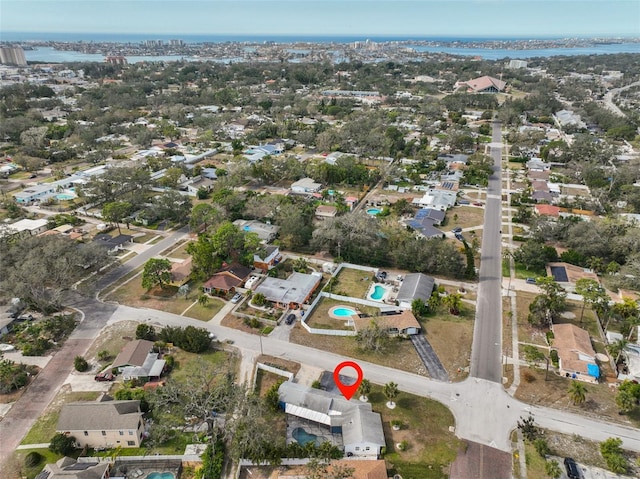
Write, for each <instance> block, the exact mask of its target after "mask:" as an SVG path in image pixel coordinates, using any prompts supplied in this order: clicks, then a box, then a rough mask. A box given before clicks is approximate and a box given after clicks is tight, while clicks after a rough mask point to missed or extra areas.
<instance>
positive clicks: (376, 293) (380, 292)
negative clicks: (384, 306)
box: [371, 284, 386, 300]
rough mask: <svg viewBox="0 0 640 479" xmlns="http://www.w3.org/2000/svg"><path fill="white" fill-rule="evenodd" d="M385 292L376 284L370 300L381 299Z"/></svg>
mask: <svg viewBox="0 0 640 479" xmlns="http://www.w3.org/2000/svg"><path fill="white" fill-rule="evenodd" d="M385 291H386V290H385V289H384V288H383V287H382V286H380V285H379V284H376V285H375V286H374V288H373V293H371V299H375V300H380V299H382V297H383V296H384V293H385Z"/></svg>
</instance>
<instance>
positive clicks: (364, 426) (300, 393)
mask: <svg viewBox="0 0 640 479" xmlns="http://www.w3.org/2000/svg"><path fill="white" fill-rule="evenodd" d="M278 395H279V405H280V407H281V408H282V409H284V411H285V413H286V414H288V415H290V416H295V417H296V418H300V419H303V420H305V421H308V422H311V423H314V425H315V426H316V427H319V428H320V429H324V430H326V434H327V435H328V436H331V435H336V434H337V435H341V436H342V445H343V450H344V454H345V456H347V457H358V458H378V457H379V456H380V454H381V452H382V448H383V447H385V445H386V443H385V439H384V431H383V429H382V419H381V417H380V414H378V413H376V412H373V411H372V409H371V404H369V403H364V402H361V401H358V400H354V399H352V400H349V401H347V400H346V399H344V398H343V397H342V396H340V395H337V394H334V393H330V392H327V391H322V390H320V389H312V388H310V387H308V386H304V385H302V384H297V383H293V382H291V381H286V382H284V383H282V384H281V385H280V388H279V389H278ZM295 438H296V434H295V430H294V431H293V438H292V440H297V439H295Z"/></svg>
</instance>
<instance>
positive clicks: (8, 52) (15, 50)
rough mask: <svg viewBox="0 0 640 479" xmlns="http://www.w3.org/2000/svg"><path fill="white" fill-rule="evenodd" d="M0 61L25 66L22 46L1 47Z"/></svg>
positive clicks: (5, 63)
mask: <svg viewBox="0 0 640 479" xmlns="http://www.w3.org/2000/svg"><path fill="white" fill-rule="evenodd" d="M0 63H2V64H3V65H18V66H21V67H26V66H27V59H26V58H25V56H24V50H23V49H22V47H2V48H0Z"/></svg>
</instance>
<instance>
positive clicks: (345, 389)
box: [333, 361, 363, 401]
mask: <svg viewBox="0 0 640 479" xmlns="http://www.w3.org/2000/svg"><path fill="white" fill-rule="evenodd" d="M344 368H353V369H355V370H356V372H357V373H358V379H356V382H355V383H353V384H343V383H341V382H340V371H342V370H343V369H344ZM362 377H363V374H362V368H360V366H358V365H357V364H356V363H354V362H353V361H345V362H343V363H340V364H338V365H337V366H336V368H335V369H334V370H333V380H334V381H335V383H336V386H338V389H340V392H341V393H342V395H343V396H344V397H345V399H346V400H347V401H348V400H349V399H351V398H352V397H353V395H354V394H355V393H356V391H357V390H358V388H359V387H360V383H361V382H362Z"/></svg>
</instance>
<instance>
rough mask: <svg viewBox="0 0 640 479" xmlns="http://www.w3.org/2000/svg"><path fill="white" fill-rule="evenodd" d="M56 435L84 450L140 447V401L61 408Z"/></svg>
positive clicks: (142, 426) (69, 404)
mask: <svg viewBox="0 0 640 479" xmlns="http://www.w3.org/2000/svg"><path fill="white" fill-rule="evenodd" d="M56 432H60V433H63V434H65V435H67V436H73V437H74V438H75V440H76V442H77V443H78V445H79V446H80V447H81V448H82V447H85V446H86V447H90V448H93V449H95V448H108V449H111V448H115V447H118V446H120V447H122V448H129V447H140V443H141V442H142V435H143V433H144V422H143V421H142V411H140V401H133V400H124V401H80V402H72V403H68V404H65V405H64V406H62V410H61V411H60V417H59V418H58V425H57V426H56Z"/></svg>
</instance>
